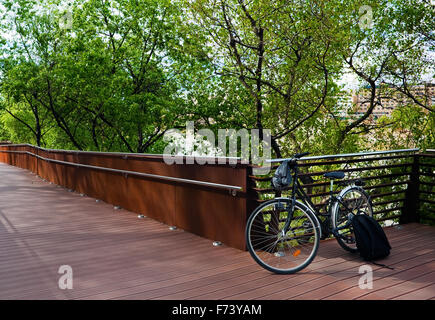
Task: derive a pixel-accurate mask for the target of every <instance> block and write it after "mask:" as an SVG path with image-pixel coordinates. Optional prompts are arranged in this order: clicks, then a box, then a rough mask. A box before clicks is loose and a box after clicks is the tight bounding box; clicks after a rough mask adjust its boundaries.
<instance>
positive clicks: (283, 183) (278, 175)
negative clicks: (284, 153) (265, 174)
mask: <svg viewBox="0 0 435 320" xmlns="http://www.w3.org/2000/svg"><path fill="white" fill-rule="evenodd" d="M291 182H292V176H291V172H290V167H289V163H288V161H284V162H283V163H281V164H280V165H279V167H278V168H277V169H276V171H275V173H274V175H273V177H272V183H271V184H272V187H273V189H275V190H276V191H281V190H283V189H285V188H287V187H288V186H289V185H290V183H291Z"/></svg>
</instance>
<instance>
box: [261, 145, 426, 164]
mask: <svg viewBox="0 0 435 320" xmlns="http://www.w3.org/2000/svg"><path fill="white" fill-rule="evenodd" d="M419 150H420V148H414V149H399V150H387V151H371V152H359V153H343V154H331V155H324V156H313V157H302V158H300V159H298V161H307V160H320V159H331V158H349V157H362V156H369V155H380V154H390V153H403V152H415V151H419ZM286 160H292V158H281V159H269V160H266V162H268V163H274V162H283V161H286Z"/></svg>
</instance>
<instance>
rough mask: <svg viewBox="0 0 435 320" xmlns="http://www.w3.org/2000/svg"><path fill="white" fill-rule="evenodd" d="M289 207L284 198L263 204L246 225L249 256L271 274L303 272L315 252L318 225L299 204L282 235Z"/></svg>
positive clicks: (309, 213) (318, 233) (318, 237)
mask: <svg viewBox="0 0 435 320" xmlns="http://www.w3.org/2000/svg"><path fill="white" fill-rule="evenodd" d="M290 206H291V201H290V200H289V199H286V198H285V199H274V200H270V201H267V202H265V203H264V204H262V205H260V206H259V207H258V208H257V209H255V211H254V212H253V213H252V214H251V216H250V217H249V219H248V223H247V225H246V244H247V247H248V250H249V253H250V254H251V256H252V257H253V258H254V260H255V261H256V262H257V263H258V264H259V265H260V266H262V267H263V268H265V269H267V270H269V271H272V272H274V273H280V274H291V273H295V272H297V271H300V270H302V269H304V268H305V267H306V266H308V265H309V264H310V263H311V261H312V260H313V259H314V257H315V256H316V253H317V249H318V248H319V240H320V225H319V223H318V221H317V219H316V218H315V217H314V216H313V214H312V213H311V212H310V211H309V210H308V209H307V208H306V207H305V206H304V205H303V204H301V203H299V202H296V203H295V208H294V212H293V218H292V219H291V221H290V225H289V228H288V231H287V232H286V234H283V232H282V231H283V229H284V226H285V223H286V220H287V217H288V214H289V209H290Z"/></svg>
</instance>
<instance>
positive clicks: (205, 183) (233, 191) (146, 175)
mask: <svg viewBox="0 0 435 320" xmlns="http://www.w3.org/2000/svg"><path fill="white" fill-rule="evenodd" d="M0 152H2V153H18V154H28V155H31V156H34V157H36V158H38V159H40V160H43V161H47V162H52V163H57V164H62V165H68V166H73V167H76V168H86V169H93V170H100V171H105V172H111V173H119V174H123V175H124V176H125V177H126V178H127V176H128V175H131V176H137V177H143V178H153V179H159V180H165V181H172V182H179V183H187V184H194V185H200V186H205V187H213V188H218V189H226V190H229V191H230V192H231V194H232V195H236V193H237V191H243V188H242V187H239V186H232V185H226V184H220V183H214V182H208V181H200V180H191V179H184V178H176V177H169V176H161V175H156V174H151V173H142V172H136V171H129V170H121V169H113V168H107V167H100V166H92V165H87V164H82V163H76V162H68V161H62V160H56V159H51V158H45V157H42V156H40V155H37V154H35V153H33V152H29V151H12V150H0Z"/></svg>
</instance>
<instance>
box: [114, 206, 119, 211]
mask: <svg viewBox="0 0 435 320" xmlns="http://www.w3.org/2000/svg"><path fill="white" fill-rule="evenodd" d="M113 209H115V210H121V207H120V206H114V207H113Z"/></svg>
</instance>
